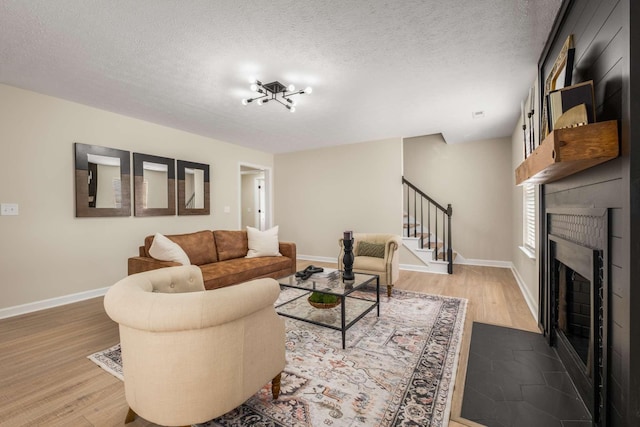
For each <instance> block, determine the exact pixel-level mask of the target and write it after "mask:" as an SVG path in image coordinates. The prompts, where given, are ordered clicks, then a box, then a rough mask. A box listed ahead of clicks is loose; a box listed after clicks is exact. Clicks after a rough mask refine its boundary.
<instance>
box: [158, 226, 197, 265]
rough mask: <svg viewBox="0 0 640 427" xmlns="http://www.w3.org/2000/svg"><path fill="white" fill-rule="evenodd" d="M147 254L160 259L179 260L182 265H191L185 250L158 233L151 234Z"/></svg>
mask: <svg viewBox="0 0 640 427" xmlns="http://www.w3.org/2000/svg"><path fill="white" fill-rule="evenodd" d="M149 255H151V256H152V257H154V258H155V259H159V260H160V261H173V262H179V263H180V264H182V265H191V261H189V257H188V256H187V254H186V252H185V251H184V250H183V249H182V248H181V247H180V245H178V244H177V243H175V242H173V241H171V240H170V239H169V238H168V237H165V236H163V235H162V234H160V233H156V234H155V235H154V236H153V242H151V247H150V248H149Z"/></svg>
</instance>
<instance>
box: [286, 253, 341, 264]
mask: <svg viewBox="0 0 640 427" xmlns="http://www.w3.org/2000/svg"><path fill="white" fill-rule="evenodd" d="M296 258H298V259H303V260H305V261H318V262H333V263H336V264H337V263H338V258H331V257H327V256H313V255H300V254H298V255H297V256H296Z"/></svg>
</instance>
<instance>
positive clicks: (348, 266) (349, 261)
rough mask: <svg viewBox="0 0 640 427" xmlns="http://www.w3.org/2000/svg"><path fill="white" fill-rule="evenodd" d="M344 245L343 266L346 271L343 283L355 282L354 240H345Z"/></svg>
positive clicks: (343, 275) (343, 274)
mask: <svg viewBox="0 0 640 427" xmlns="http://www.w3.org/2000/svg"><path fill="white" fill-rule="evenodd" d="M343 243H344V256H343V257H342V265H343V268H344V271H343V272H342V281H343V282H345V283H348V282H351V283H353V281H354V280H355V276H354V275H353V238H351V239H348V240H347V239H343Z"/></svg>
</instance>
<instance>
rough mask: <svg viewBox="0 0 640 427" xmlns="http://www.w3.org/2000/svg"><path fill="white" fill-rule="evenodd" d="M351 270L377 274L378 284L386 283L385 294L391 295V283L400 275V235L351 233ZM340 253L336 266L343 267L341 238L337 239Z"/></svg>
mask: <svg viewBox="0 0 640 427" xmlns="http://www.w3.org/2000/svg"><path fill="white" fill-rule="evenodd" d="M353 240H354V242H353V255H354V261H353V271H354V272H356V273H368V274H377V275H379V276H380V284H381V285H387V295H388V296H391V290H392V289H393V285H394V284H395V282H396V281H397V280H398V277H399V275H400V256H399V253H398V249H399V248H400V243H401V240H400V236H396V235H395V234H374V233H354V234H353ZM338 244H339V245H340V254H339V255H338V268H339V269H340V270H342V269H343V267H344V266H343V264H342V257H343V255H344V244H343V239H339V240H338Z"/></svg>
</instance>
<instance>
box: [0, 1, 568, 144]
mask: <svg viewBox="0 0 640 427" xmlns="http://www.w3.org/2000/svg"><path fill="white" fill-rule="evenodd" d="M560 3H561V0H535V1H534V0H482V1H478V0H447V1H441V0H387V1H381V0H342V1H338V0H311V1H304V0H272V1H264V2H261V1H247V0H198V1H196V0H188V1H177V0H175V1H171V0H161V1H159V0H135V1H131V0H110V1H104V0H93V1H91V0H75V1H72V0H55V1H52V0H23V1H12V0H0V83H5V84H8V85H12V86H17V87H21V88H25V89H29V90H33V91H36V92H40V93H44V94H48V95H52V96H56V97H59V98H64V99H68V100H72V101H76V102H79V103H82V104H86V105H91V106H95V107H98V108H101V109H105V110H109V111H113V112H117V113H121V114H125V115H128V116H132V117H137V118H140V119H144V120H148V121H151V122H154V123H159V124H163V125H166V126H171V127H174V128H178V129H183V130H186V131H190V132H193V133H196V134H200V135H205V136H209V137H212V138H215V139H218V140H222V141H226V142H230V143H234V144H240V145H243V146H247V147H252V148H257V149H259V150H263V151H267V152H273V153H278V152H288V151H298V150H304V149H309V148H316V147H322V146H330V145H338V144H346V143H354V142H361V141H369V140H376V139H383V138H389V137H413V136H420V135H427V134H433V133H442V134H443V135H444V137H445V139H446V140H447V142H449V143H457V142H466V141H474V140H481V139H487V138H494V137H503V136H507V135H511V133H512V131H513V129H514V126H515V123H516V121H517V118H518V114H519V111H520V100H521V99H523V98H524V97H525V96H526V93H527V90H528V87H529V86H530V85H531V83H532V82H533V80H534V79H535V75H536V66H537V65H536V64H537V61H538V58H539V56H540V53H541V51H542V48H543V46H544V43H545V41H546V38H547V36H548V34H549V31H550V29H551V26H552V23H553V20H554V18H555V15H556V13H557V10H558V8H559V6H560ZM251 76H254V77H256V78H258V79H260V80H261V81H263V82H265V83H266V82H270V81H273V80H279V81H281V82H282V83H285V84H289V83H292V84H295V85H296V86H297V87H298V88H304V87H305V86H309V85H310V86H312V87H313V89H314V91H313V94H311V95H299V96H298V107H297V111H296V112H295V113H293V114H292V113H289V112H288V110H286V109H285V108H284V107H282V106H281V105H279V104H275V103H270V104H266V105H263V106H257V105H255V104H250V105H247V106H243V105H242V104H241V102H240V101H241V99H242V98H246V97H250V96H251V92H250V91H249V85H248V78H249V77H251ZM479 110H482V111H484V112H485V117H484V118H483V119H472V112H474V111H479Z"/></svg>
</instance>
